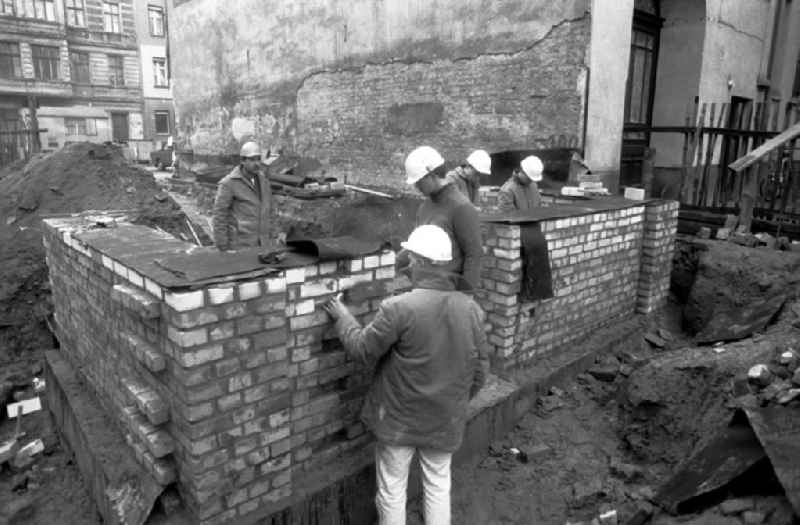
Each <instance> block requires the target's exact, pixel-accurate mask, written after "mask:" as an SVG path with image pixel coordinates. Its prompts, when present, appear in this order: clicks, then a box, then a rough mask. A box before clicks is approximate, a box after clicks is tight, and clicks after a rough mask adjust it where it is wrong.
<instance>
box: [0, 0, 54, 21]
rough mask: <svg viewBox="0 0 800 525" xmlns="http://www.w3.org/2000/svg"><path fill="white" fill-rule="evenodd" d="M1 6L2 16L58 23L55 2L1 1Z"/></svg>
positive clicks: (32, 0)
mask: <svg viewBox="0 0 800 525" xmlns="http://www.w3.org/2000/svg"><path fill="white" fill-rule="evenodd" d="M0 4H2V5H0V14H3V15H6V16H14V17H17V18H30V19H32V20H42V21H45V22H57V20H56V1H55V0H1V1H0Z"/></svg>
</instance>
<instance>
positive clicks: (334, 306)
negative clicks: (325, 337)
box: [322, 294, 350, 321]
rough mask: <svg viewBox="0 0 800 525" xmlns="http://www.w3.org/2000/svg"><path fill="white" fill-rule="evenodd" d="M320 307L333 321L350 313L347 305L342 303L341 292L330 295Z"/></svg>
mask: <svg viewBox="0 0 800 525" xmlns="http://www.w3.org/2000/svg"><path fill="white" fill-rule="evenodd" d="M322 308H323V310H325V311H326V312H328V315H330V316H331V318H332V319H333V320H334V321H338V320H339V319H340V318H342V317H344V316H345V315H348V314H349V313H350V312H349V310H348V309H347V307H346V306H345V305H344V304H343V303H342V299H341V294H339V295H336V296H334V297H331V298H330V300H329V301H328V302H327V303H325V304H323V305H322Z"/></svg>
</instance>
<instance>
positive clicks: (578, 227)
mask: <svg viewBox="0 0 800 525" xmlns="http://www.w3.org/2000/svg"><path fill="white" fill-rule="evenodd" d="M651 206H652V207H653V209H654V210H658V212H657V213H656V215H657V216H656V215H653V214H650V215H646V213H645V206H644V205H639V206H633V207H627V208H621V209H616V210H606V211H601V212H596V213H591V214H585V215H580V216H572V217H564V218H558V219H548V220H542V221H541V222H540V227H541V230H542V232H543V234H544V236H545V238H546V240H547V245H548V250H549V256H550V266H551V273H552V285H553V292H554V297H552V298H550V299H544V300H538V301H533V302H524V303H523V302H520V300H519V296H518V294H519V292H520V289H521V284H522V276H523V268H522V267H523V259H522V256H521V251H520V248H521V242H520V238H521V237H520V226H519V225H517V224H503V223H485V224H484V226H483V229H484V231H483V235H484V244H485V248H484V253H485V257H484V265H483V276H482V277H483V279H482V285H483V290H481V291H480V292H479V293H478V299H479V301H480V303H481V305H482V306H483V308H484V309H485V310H486V312H487V321H488V322H487V330H488V333H489V343H490V345H491V347H492V351H493V363H494V365H495V366H496V367H498V368H506V369H507V368H513V367H516V366H521V365H525V364H526V363H528V362H530V361H531V360H532V359H534V358H535V357H536V356H538V355H542V354H545V353H548V352H552V351H554V350H557V349H558V348H559V347H562V346H563V345H566V344H568V343H569V342H570V341H573V340H575V339H578V338H581V337H584V336H586V335H588V334H590V333H591V332H592V331H593V330H595V329H597V328H599V327H601V326H604V325H607V324H609V323H611V322H613V320H615V319H619V318H623V317H625V316H629V315H631V314H633V313H634V312H635V311H637V310H638V309H639V304H640V302H639V299H638V298H639V297H640V295H642V294H641V293H640V291H639V290H640V287H641V286H642V285H643V284H644V285H646V286H647V291H646V292H644V293H646V294H647V298H648V300H649V301H652V302H653V304H656V303H658V302H663V300H664V298H665V296H666V291H667V288H666V287H667V286H668V279H669V268H670V267H671V261H670V257H671V253H672V244H673V242H672V241H673V240H674V235H675V227H676V224H675V222H674V221H672V219H670V220H667V221H664V220H663V218H662V215H664V214H666V215H667V216H669V217H672V218H676V216H677V212H676V209H677V208H676V203H663V202H662V203H654V204H652V205H651ZM648 209H650V208H649V207H648ZM651 221H655V222H657V223H658V224H655V225H653V224H650V222H651ZM645 232H648V233H647V234H646V233H645ZM650 232H652V233H650ZM648 235H652V236H653V238H654V239H656V238H657V240H658V242H659V243H660V244H659V249H660V251H659V252H658V254H657V257H658V258H657V259H654V258H653V257H654V254H653V253H652V252H650V251H648V252H647V253H646V254H645V253H644V252H643V251H642V250H643V246H644V244H643V242H644V240H645V239H648V240H649V239H650V237H648ZM654 261H658V263H659V264H661V266H662V268H661V269H660V272H662V273H659V274H658V277H657V279H656V280H655V284H654V285H653V286H651V285H650V283H651V280H649V279H650V277H649V276H652V275H654V274H653V273H650V270H651V266H652V263H653V262H654ZM642 264H646V265H647V266H642ZM641 272H647V274H646V275H647V277H645V278H640V274H641ZM664 275H666V281H664V279H665V277H664ZM665 282H666V285H665Z"/></svg>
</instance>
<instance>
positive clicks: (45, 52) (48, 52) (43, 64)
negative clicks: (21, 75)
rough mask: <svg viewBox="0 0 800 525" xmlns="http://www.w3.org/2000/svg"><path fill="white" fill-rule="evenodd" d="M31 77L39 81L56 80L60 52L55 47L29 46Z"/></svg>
mask: <svg viewBox="0 0 800 525" xmlns="http://www.w3.org/2000/svg"><path fill="white" fill-rule="evenodd" d="M31 54H32V55H33V76H34V77H35V78H37V79H39V80H58V79H59V74H58V66H59V61H60V60H59V56H60V51H59V49H58V48H57V47H51V46H34V45H31Z"/></svg>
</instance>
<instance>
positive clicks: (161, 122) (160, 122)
mask: <svg viewBox="0 0 800 525" xmlns="http://www.w3.org/2000/svg"><path fill="white" fill-rule="evenodd" d="M153 115H154V116H155V121H156V133H158V134H159V135H169V111H156V112H154V113H153Z"/></svg>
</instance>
